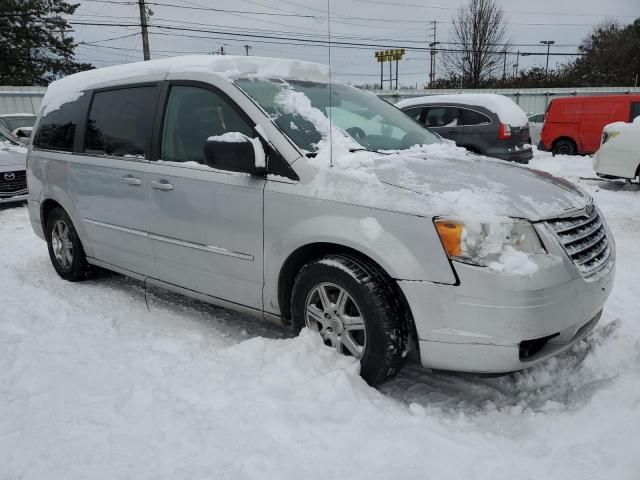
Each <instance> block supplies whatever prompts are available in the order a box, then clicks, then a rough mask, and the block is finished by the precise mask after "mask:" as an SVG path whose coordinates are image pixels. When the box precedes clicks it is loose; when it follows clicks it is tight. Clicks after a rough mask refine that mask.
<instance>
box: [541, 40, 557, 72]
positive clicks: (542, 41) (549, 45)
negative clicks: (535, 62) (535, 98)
mask: <svg viewBox="0 0 640 480" xmlns="http://www.w3.org/2000/svg"><path fill="white" fill-rule="evenodd" d="M540 43H541V44H543V45H546V46H547V66H546V67H545V68H544V76H545V77H547V78H548V77H549V52H550V50H551V45H553V44H554V43H556V42H555V41H554V40H540Z"/></svg>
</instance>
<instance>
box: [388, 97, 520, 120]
mask: <svg viewBox="0 0 640 480" xmlns="http://www.w3.org/2000/svg"><path fill="white" fill-rule="evenodd" d="M431 103H453V104H458V105H471V106H477V107H484V108H486V109H487V110H489V111H490V112H493V113H495V114H496V115H498V118H500V121H501V122H503V123H507V124H509V125H511V126H512V127H524V126H525V125H528V123H529V119H528V118H527V114H526V113H525V112H524V110H522V108H520V107H519V106H518V104H517V103H515V102H514V101H513V100H511V99H510V98H509V97H506V96H504V95H498V94H496V93H454V94H451V95H427V96H424V97H415V98H407V99H405V100H400V101H399V102H398V103H396V107H398V108H405V107H411V106H414V105H428V104H431Z"/></svg>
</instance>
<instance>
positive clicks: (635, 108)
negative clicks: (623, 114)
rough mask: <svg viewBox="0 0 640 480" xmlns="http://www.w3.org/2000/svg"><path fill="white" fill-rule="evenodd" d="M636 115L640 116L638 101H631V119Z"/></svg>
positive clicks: (639, 103)
mask: <svg viewBox="0 0 640 480" xmlns="http://www.w3.org/2000/svg"><path fill="white" fill-rule="evenodd" d="M636 117H640V102H633V103H632V104H631V121H632V122H633V119H634V118H636Z"/></svg>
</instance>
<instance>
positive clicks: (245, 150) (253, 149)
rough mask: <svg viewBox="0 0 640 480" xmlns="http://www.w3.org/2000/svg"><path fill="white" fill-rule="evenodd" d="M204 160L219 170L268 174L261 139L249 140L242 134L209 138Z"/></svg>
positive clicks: (205, 146)
mask: <svg viewBox="0 0 640 480" xmlns="http://www.w3.org/2000/svg"><path fill="white" fill-rule="evenodd" d="M204 160H205V162H206V164H207V165H209V166H210V167H212V168H217V169H219V170H230V171H232V172H244V173H249V174H251V175H256V176H262V175H266V173H267V165H266V161H265V160H266V157H265V153H264V148H262V143H261V142H260V139H259V138H249V137H247V136H246V135H244V134H243V133H240V132H227V133H224V134H222V135H217V136H215V137H209V138H207V141H206V143H205V144H204Z"/></svg>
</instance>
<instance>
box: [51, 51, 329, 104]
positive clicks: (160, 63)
mask: <svg viewBox="0 0 640 480" xmlns="http://www.w3.org/2000/svg"><path fill="white" fill-rule="evenodd" d="M187 71H188V72H208V73H213V74H216V75H219V76H221V77H224V78H227V79H233V78H239V77H248V78H286V79H295V80H307V81H317V82H328V81H329V67H328V66H326V65H322V64H319V63H311V62H303V61H300V60H285V59H280V58H266V57H248V56H234V55H187V56H182V57H172V58H163V59H160V60H151V61H147V62H136V63H127V64H123V65H115V66H112V67H105V68H98V69H95V70H88V71H86V72H80V73H76V74H73V75H69V76H67V77H65V78H62V79H61V80H58V81H56V82H53V83H52V84H51V85H49V88H48V89H47V93H46V95H45V97H44V100H43V104H44V105H45V107H44V111H43V115H44V114H47V113H49V112H51V111H53V110H56V109H58V108H60V106H61V105H63V104H64V103H67V102H71V101H74V100H77V99H78V98H79V97H80V96H81V95H82V94H83V92H84V91H85V90H89V89H91V88H98V87H103V86H106V85H108V84H110V83H112V82H113V83H116V82H122V81H123V80H127V79H132V78H138V79H139V78H141V77H144V76H147V75H149V76H151V75H163V74H164V75H166V74H169V73H174V72H187Z"/></svg>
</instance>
